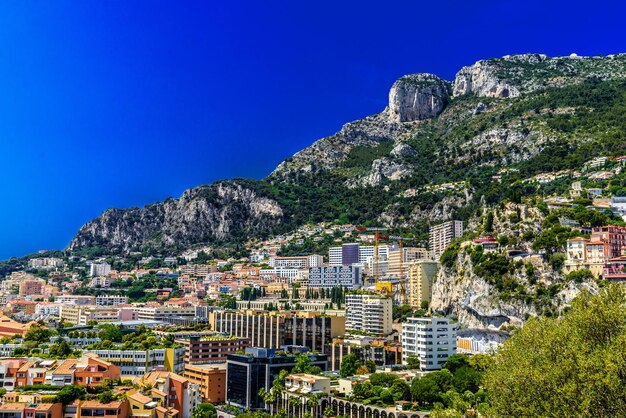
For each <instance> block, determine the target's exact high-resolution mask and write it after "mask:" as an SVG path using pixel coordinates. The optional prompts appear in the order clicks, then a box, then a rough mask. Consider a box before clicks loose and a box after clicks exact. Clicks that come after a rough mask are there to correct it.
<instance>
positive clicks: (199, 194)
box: [68, 182, 283, 251]
mask: <svg viewBox="0 0 626 418" xmlns="http://www.w3.org/2000/svg"><path fill="white" fill-rule="evenodd" d="M282 216H283V212H282V209H281V207H280V205H278V203H277V202H276V201H274V200H272V199H268V198H266V197H261V196H259V195H257V193H255V192H254V191H253V190H250V189H247V188H245V187H242V186H240V185H238V184H236V183H232V182H228V183H227V182H220V183H215V184H212V185H209V186H200V187H196V188H193V189H189V190H186V191H185V192H184V193H183V194H182V196H181V197H180V198H178V199H168V200H165V201H164V202H160V203H154V204H151V205H147V206H145V207H143V208H138V207H135V208H129V209H107V210H106V211H105V212H104V213H103V214H102V215H100V216H99V217H97V218H95V219H94V220H92V221H90V222H88V223H86V224H85V225H84V226H83V227H82V228H80V230H79V231H78V233H77V234H76V237H74V239H73V240H72V242H71V243H70V244H69V247H68V249H69V250H77V249H79V248H81V247H94V246H102V247H105V248H115V249H118V250H123V251H126V250H131V249H139V248H142V247H144V246H148V247H149V246H153V247H156V248H164V247H167V248H178V249H184V248H188V247H191V246H193V245H198V244H203V243H210V242H225V241H233V240H236V239H242V238H245V237H247V236H258V235H263V234H268V233H269V232H271V231H272V230H273V229H274V228H276V227H278V226H280V224H281V222H282Z"/></svg>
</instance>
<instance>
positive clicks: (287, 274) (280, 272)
mask: <svg viewBox="0 0 626 418" xmlns="http://www.w3.org/2000/svg"><path fill="white" fill-rule="evenodd" d="M305 271H306V270H304V269H299V268H288V267H275V268H273V269H262V270H260V271H259V276H260V277H261V278H262V279H272V278H275V277H284V278H287V279H289V283H292V282H293V281H296V280H300V279H302V278H303V277H304V276H303V275H304V273H305Z"/></svg>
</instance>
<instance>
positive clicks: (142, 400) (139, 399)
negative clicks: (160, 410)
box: [128, 392, 152, 405]
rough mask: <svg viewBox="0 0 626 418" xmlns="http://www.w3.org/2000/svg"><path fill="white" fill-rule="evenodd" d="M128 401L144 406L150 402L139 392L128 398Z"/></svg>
mask: <svg viewBox="0 0 626 418" xmlns="http://www.w3.org/2000/svg"><path fill="white" fill-rule="evenodd" d="M128 399H132V400H135V401H137V402H139V403H140V404H144V405H145V404H147V403H148V402H152V399H151V398H149V397H147V396H146V395H142V394H141V393H139V392H137V393H133V394H132V395H130V396H128Z"/></svg>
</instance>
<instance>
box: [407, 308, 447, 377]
mask: <svg viewBox="0 0 626 418" xmlns="http://www.w3.org/2000/svg"><path fill="white" fill-rule="evenodd" d="M456 332H457V327H456V325H455V324H451V323H450V320H449V319H448V318H434V317H433V318H407V320H406V322H404V323H403V324H402V335H401V337H400V341H401V343H402V359H403V362H404V364H406V359H407V358H408V357H409V356H417V357H418V358H419V360H420V370H422V371H429V370H439V369H441V366H442V365H443V364H444V363H445V362H446V360H447V359H448V357H450V356H451V355H452V354H455V353H456V344H457V339H456Z"/></svg>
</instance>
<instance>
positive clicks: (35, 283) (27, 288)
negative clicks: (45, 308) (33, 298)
mask: <svg viewBox="0 0 626 418" xmlns="http://www.w3.org/2000/svg"><path fill="white" fill-rule="evenodd" d="M45 285H46V282H45V281H43V280H42V279H27V280H22V281H21V282H20V285H19V295H20V296H30V295H42V294H43V288H44V286H45Z"/></svg>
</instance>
